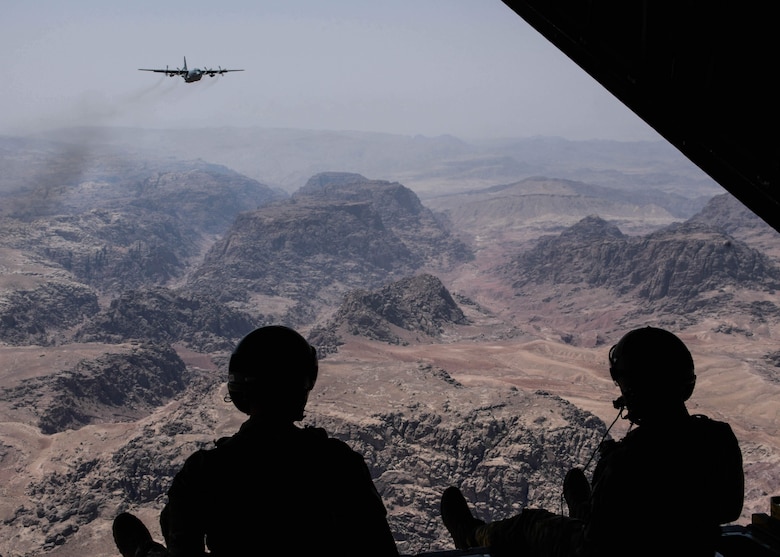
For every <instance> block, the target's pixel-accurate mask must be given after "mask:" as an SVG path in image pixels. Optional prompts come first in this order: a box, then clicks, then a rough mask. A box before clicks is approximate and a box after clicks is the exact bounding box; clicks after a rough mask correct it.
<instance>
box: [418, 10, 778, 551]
mask: <svg viewBox="0 0 780 557" xmlns="http://www.w3.org/2000/svg"><path fill="white" fill-rule="evenodd" d="M504 3H505V4H506V5H507V6H508V7H509V8H511V9H512V10H513V11H514V12H515V13H516V14H517V15H518V16H519V17H521V18H523V19H524V20H525V21H526V22H527V23H528V24H529V25H531V27H533V28H534V29H536V30H537V31H538V32H539V33H541V34H542V35H543V36H544V37H546V38H547V39H548V40H549V41H550V42H552V43H553V44H554V45H555V46H556V47H557V48H558V49H560V50H561V51H562V52H563V53H564V54H565V55H567V56H568V57H569V58H570V59H571V60H572V61H574V62H575V63H576V64H577V65H578V66H579V67H580V68H582V69H583V70H584V71H585V72H587V73H588V74H589V75H590V76H591V77H593V78H594V79H595V80H596V81H598V82H599V83H600V84H601V85H602V86H603V87H604V88H606V89H607V90H608V91H609V92H610V93H612V94H613V95H614V96H615V97H616V98H617V99H618V100H620V101H621V102H622V103H623V104H625V105H626V106H627V107H628V108H629V109H631V110H632V111H633V112H634V113H635V114H637V116H639V117H640V118H641V119H642V120H644V121H645V122H646V123H647V124H648V125H649V126H650V127H652V128H653V129H654V130H655V131H656V132H658V133H659V134H660V135H661V136H662V137H663V138H664V139H666V140H667V141H669V143H671V144H672V145H673V146H675V147H676V148H677V149H678V150H679V151H680V152H681V153H682V154H684V155H685V156H686V157H688V158H689V159H690V160H691V161H692V162H693V163H694V164H696V165H697V166H698V167H700V168H701V169H702V170H703V171H704V172H706V173H707V174H708V175H709V176H710V177H711V178H712V179H714V180H715V181H716V182H718V183H719V184H720V185H721V186H722V187H723V188H724V189H725V190H726V191H728V192H730V193H731V194H732V195H733V196H734V197H736V198H737V199H738V200H740V201H741V202H742V203H743V204H744V205H745V206H746V207H747V208H749V209H750V210H751V211H753V212H754V213H755V214H756V215H758V216H759V217H761V218H762V219H763V220H764V221H765V222H766V223H768V224H769V225H770V226H772V227H773V228H774V229H775V230H777V231H780V189H779V188H780V136H779V135H778V133H777V130H778V124H780V122H779V121H778V120H779V119H778V116H779V115H780V113H779V109H778V101H780V97H779V96H778V94H777V92H776V90H775V87H774V85H773V83H774V80H773V73H774V71H775V68H776V67H777V55H778V54H780V49H779V48H778V39H777V34H776V32H775V29H774V26H775V21H776V20H775V18H774V16H773V14H774V8H775V6H774V5H773V3H772V2H764V3H762V2H747V3H744V2H743V3H739V2H723V1H720V0H710V1H695V0H694V1H691V0H678V1H675V2H650V1H648V0H637V1H626V0H587V1H583V0H519V1H518V0H504ZM658 535H659V536H667V537H668V538H669V544H670V546H669V547H670V552H671V553H674V552H673V547H674V540H675V539H677V537H678V536H684V535H685V534H684V532H666V531H664V528H663V523H662V522H661V523H659V524H658ZM721 539H722V543H721V547H720V548H719V553H718V555H720V556H721V557H731V556H745V557H750V556H777V555H780V508H777V509H770V502H769V496H767V513H759V514H756V515H753V518H752V521H751V523H750V524H747V525H729V526H724V527H723V531H722V536H721ZM426 555H427V554H426ZM430 555H431V556H434V555H437V554H430ZM442 555H444V554H442ZM446 555H447V556H448V557H451V556H455V555H459V556H465V555H486V553H485V552H484V551H480V550H476V551H469V552H446Z"/></svg>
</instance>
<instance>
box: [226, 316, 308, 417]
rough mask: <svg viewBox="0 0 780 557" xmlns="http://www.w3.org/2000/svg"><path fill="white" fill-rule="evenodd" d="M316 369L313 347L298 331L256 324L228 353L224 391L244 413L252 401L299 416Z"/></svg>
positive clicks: (265, 408) (269, 409) (264, 408)
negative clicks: (226, 380)
mask: <svg viewBox="0 0 780 557" xmlns="http://www.w3.org/2000/svg"><path fill="white" fill-rule="evenodd" d="M317 371H318V364H317V351H316V349H315V348H314V347H313V346H311V345H310V344H309V343H308V342H307V341H306V339H304V338H303V337H302V336H301V335H300V334H299V333H297V332H296V331H294V330H293V329H290V328H289V327H284V326H281V325H270V326H267V327H260V328H259V329H255V330H254V331H252V332H251V333H249V334H248V335H246V336H245V337H244V338H243V339H241V341H240V342H239V343H238V345H237V346H236V348H235V350H233V353H232V355H231V356H230V364H229V365H228V382H227V388H228V394H229V395H230V399H231V400H232V401H233V404H234V405H235V406H236V408H238V409H239V410H241V411H242V412H244V413H245V414H249V412H250V409H251V407H252V406H253V405H256V406H258V407H260V408H261V409H262V411H264V412H270V413H273V414H276V415H277V416H278V417H284V418H290V419H292V420H293V421H295V420H299V419H301V418H303V407H304V406H305V405H306V400H307V398H308V394H309V391H310V390H311V389H312V387H314V383H315V382H316V381H317Z"/></svg>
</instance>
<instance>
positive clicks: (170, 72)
mask: <svg viewBox="0 0 780 557" xmlns="http://www.w3.org/2000/svg"><path fill="white" fill-rule="evenodd" d="M138 71H139V72H156V73H164V74H165V75H167V76H169V77H172V76H174V75H187V70H169V69H165V70H157V69H150V68H138Z"/></svg>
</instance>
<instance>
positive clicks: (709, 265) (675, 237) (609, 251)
mask: <svg viewBox="0 0 780 557" xmlns="http://www.w3.org/2000/svg"><path fill="white" fill-rule="evenodd" d="M504 272H506V273H507V275H508V276H511V277H513V280H514V282H513V286H514V288H516V289H517V290H518V291H521V290H522V289H523V287H524V286H525V285H526V284H528V283H531V282H534V283H537V284H538V283H542V282H543V283H550V284H571V285H580V286H585V287H603V288H606V289H608V290H611V291H613V292H614V293H615V294H616V295H620V296H626V295H629V296H631V297H632V298H634V299H636V300H637V301H639V302H640V303H641V304H642V305H644V306H647V307H654V308H657V309H666V310H667V311H669V312H670V313H672V312H677V313H679V314H688V313H690V312H691V311H693V310H695V309H704V307H705V306H717V307H719V308H722V307H723V304H724V303H725V302H726V301H727V300H728V299H730V298H731V297H733V296H732V294H730V293H729V292H730V291H732V290H733V289H735V288H739V289H743V290H756V291H761V292H766V293H773V292H774V291H775V290H776V289H777V288H778V287H780V267H779V266H778V265H777V263H776V262H774V261H772V260H771V259H770V258H769V257H767V256H766V255H764V254H763V253H761V252H759V251H758V250H756V249H754V248H751V247H749V246H748V245H747V244H745V243H743V242H741V241H738V240H736V239H735V238H733V237H732V236H729V235H728V234H726V233H725V232H723V231H722V229H719V228H715V227H712V226H710V225H709V224H704V223H702V221H701V219H698V218H697V219H695V220H693V219H692V220H691V221H688V222H685V223H681V224H674V225H671V226H669V227H666V228H663V229H661V230H659V231H657V232H654V233H652V234H648V235H646V236H634V237H631V236H626V235H624V234H623V233H621V232H620V230H619V229H618V228H617V227H616V226H615V225H613V224H610V223H607V222H606V221H604V220H603V219H601V218H599V217H596V216H592V217H587V218H585V219H583V220H582V221H580V222H579V223H577V224H576V225H574V226H572V227H570V228H568V229H567V230H565V231H564V232H562V233H561V234H559V235H557V236H547V237H543V238H540V239H539V241H538V242H537V244H536V246H535V247H534V248H533V249H530V250H528V251H527V252H524V253H521V254H520V255H518V256H517V257H516V258H515V259H514V260H513V261H512V262H511V263H510V264H509V265H508V266H507V267H506V268H505V269H504ZM713 293H716V294H713ZM765 305H766V306H767V307H766V308H765V309H764V311H771V312H772V313H777V312H778V308H777V306H776V305H775V304H774V303H771V302H767V303H766V304H765Z"/></svg>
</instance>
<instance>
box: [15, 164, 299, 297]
mask: <svg viewBox="0 0 780 557" xmlns="http://www.w3.org/2000/svg"><path fill="white" fill-rule="evenodd" d="M104 164H106V163H105V162H104ZM171 166H174V167H175V168H174V169H171V168H169V167H168V168H166V167H162V168H160V167H153V168H140V169H139V168H137V167H134V168H133V172H128V173H127V174H119V175H114V174H112V173H111V172H110V170H109V169H103V170H102V172H101V173H99V174H98V175H97V176H95V180H87V181H79V182H77V183H57V184H46V185H44V186H41V185H36V184H35V183H33V184H31V185H30V187H29V188H21V189H17V190H13V191H12V192H10V193H8V195H7V196H6V198H5V199H4V212H5V213H7V214H8V215H9V216H10V217H12V218H9V219H4V220H3V221H2V223H0V231H2V234H3V245H4V246H8V247H12V248H15V249H20V250H25V251H28V252H30V253H32V254H35V255H36V256H38V257H40V258H41V259H43V260H45V261H47V262H49V263H50V264H52V265H55V266H58V267H61V268H63V269H65V270H67V271H68V272H69V273H72V275H73V276H74V278H75V279H76V280H78V281H81V282H83V283H86V284H89V285H91V286H94V287H96V288H98V289H100V290H102V291H105V292H113V291H117V290H121V289H124V288H135V287H139V286H143V285H149V284H166V283H168V282H170V281H173V280H175V279H177V278H179V277H181V276H182V275H183V274H184V273H185V272H186V271H187V270H188V268H189V267H190V265H191V264H192V263H193V260H194V258H196V257H200V255H201V252H202V250H204V249H206V248H207V247H208V246H209V245H210V244H211V243H212V242H213V236H215V235H218V234H221V233H223V232H224V231H225V230H226V229H227V228H228V227H229V226H230V225H231V224H232V222H233V219H234V218H235V216H236V214H238V213H239V212H241V211H244V210H250V209H254V208H256V207H257V206H259V205H263V204H265V203H269V202H271V201H274V200H278V199H281V198H285V197H286V194H282V193H279V192H277V191H275V190H272V189H271V188H269V187H268V186H265V185H263V184H260V183H259V182H256V181H255V180H250V179H248V178H246V177H243V176H240V175H239V174H237V173H235V172H233V171H230V170H228V169H226V168H223V167H219V166H216V165H208V164H204V163H194V164H193V165H191V166H188V167H184V168H186V170H184V169H183V168H182V167H181V165H171ZM109 168H111V169H113V171H114V172H116V171H117V169H115V168H113V166H110V167H109Z"/></svg>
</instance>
